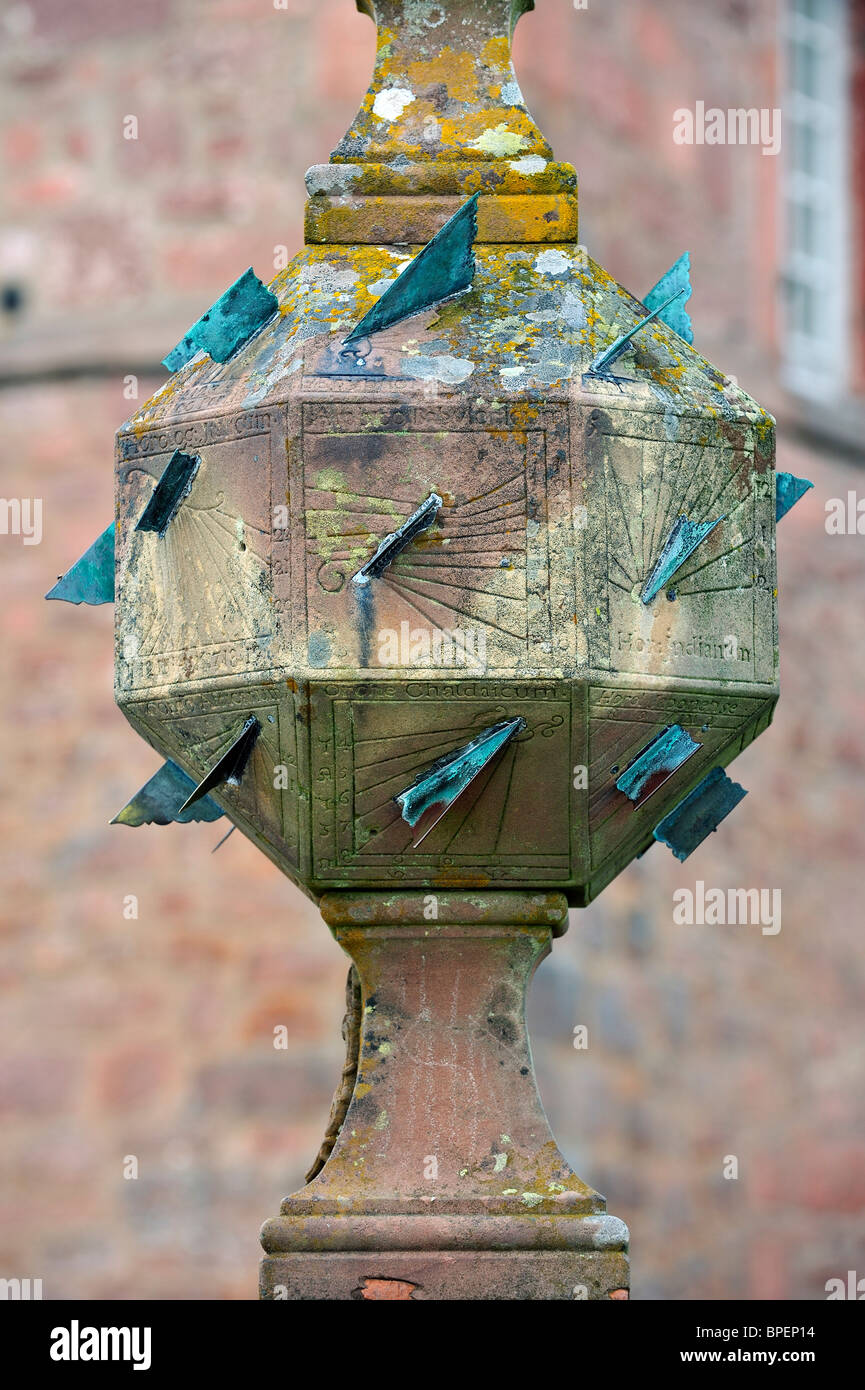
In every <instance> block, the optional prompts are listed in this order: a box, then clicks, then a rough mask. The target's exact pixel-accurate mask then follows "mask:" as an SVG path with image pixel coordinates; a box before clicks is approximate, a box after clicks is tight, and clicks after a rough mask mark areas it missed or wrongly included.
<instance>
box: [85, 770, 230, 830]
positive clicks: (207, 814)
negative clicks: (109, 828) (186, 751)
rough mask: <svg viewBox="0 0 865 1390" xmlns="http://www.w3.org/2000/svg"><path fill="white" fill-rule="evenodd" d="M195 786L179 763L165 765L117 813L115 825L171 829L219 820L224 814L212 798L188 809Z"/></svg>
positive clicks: (206, 797) (204, 799)
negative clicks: (168, 826)
mask: <svg viewBox="0 0 865 1390" xmlns="http://www.w3.org/2000/svg"><path fill="white" fill-rule="evenodd" d="M194 790H195V783H194V782H193V780H192V778H191V777H187V775H186V773H185V772H184V771H183V769H182V768H180V767H178V766H177V763H173V762H171V761H167V762H164V763H163V764H162V767H161V768H160V769H159V771H158V772H156V773H154V775H153V776H152V777H151V778H150V780H149V781H148V782H145V783H144V786H143V787H142V788H141V789H140V791H137V792H136V793H135V795H134V796H133V798H132V800H131V801H127V803H126V805H125V806H124V807H123V810H122V811H118V812H117V815H116V816H115V817H114V819H113V820H112V822H111V824H112V825H132V826H139V825H170V824H171V822H172V821H178V822H179V823H180V824H181V825H186V824H187V823H188V822H189V821H213V820H219V819H220V817H221V816H223V815H225V812H224V811H223V810H222V808H221V807H219V806H217V804H216V802H215V801H212V800H211V799H210V797H209V796H205V797H203V798H202V799H201V800H200V801H198V802H197V803H196V804H195V805H194V806H187V809H185V810H184V809H183V807H184V804H185V803H186V802H187V799H188V797H189V794H190V792H193V791H194Z"/></svg>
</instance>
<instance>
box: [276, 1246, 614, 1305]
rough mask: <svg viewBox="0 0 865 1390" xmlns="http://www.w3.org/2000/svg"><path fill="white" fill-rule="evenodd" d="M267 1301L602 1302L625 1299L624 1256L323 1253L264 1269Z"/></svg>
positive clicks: (480, 1252)
mask: <svg viewBox="0 0 865 1390" xmlns="http://www.w3.org/2000/svg"><path fill="white" fill-rule="evenodd" d="M261 1297H262V1298H265V1299H274V1300H279V1299H291V1300H303V1299H344V1298H355V1299H423V1298H434V1299H509V1298H517V1299H544V1300H546V1299H568V1300H569V1301H571V1302H573V1301H574V1300H575V1299H577V1300H583V1299H599V1298H627V1297H628V1257H627V1255H626V1254H624V1253H623V1252H621V1251H617V1252H603V1253H602V1252H595V1253H592V1254H588V1253H586V1254H582V1255H580V1254H576V1253H572V1252H570V1251H566V1250H531V1251H529V1250H508V1251H501V1250H390V1251H386V1252H384V1253H382V1254H377V1253H373V1252H369V1253H365V1252H363V1251H343V1252H340V1253H335V1252H333V1253H332V1252H329V1251H319V1252H317V1253H315V1254H313V1253H308V1252H307V1253H301V1254H296V1255H288V1256H285V1257H284V1258H282V1259H280V1258H279V1257H278V1256H275V1255H272V1256H269V1257H268V1258H266V1259H264V1260H262V1262H261Z"/></svg>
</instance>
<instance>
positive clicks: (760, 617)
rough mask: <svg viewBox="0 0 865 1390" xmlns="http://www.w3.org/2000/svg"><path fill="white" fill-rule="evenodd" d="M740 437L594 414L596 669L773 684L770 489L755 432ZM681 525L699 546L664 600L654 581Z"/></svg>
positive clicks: (589, 461)
mask: <svg viewBox="0 0 865 1390" xmlns="http://www.w3.org/2000/svg"><path fill="white" fill-rule="evenodd" d="M729 433H730V434H731V435H734V434H735V433H736V432H735V431H733V430H731V431H730V432H729ZM738 433H739V435H740V436H741V437H740V438H731V439H730V440H729V442H728V441H726V440H724V439H723V438H721V439H719V438H718V436H717V435H713V437H712V438H713V442H711V443H709V442H708V440H707V427H706V425H705V423H704V422H702V421H697V420H689V419H684V420H678V419H677V420H675V421H672V422H669V421H665V419H664V417H663V416H661V415H646V416H635V415H632V414H629V415H628V419H627V421H626V422H625V421H622V420H620V419H619V418H618V417H617V415H616V413H615V412H613V411H610V412H602V411H593V412H592V413H591V416H590V418H589V423H588V426H587V431H586V467H587V477H588V489H589V505H588V538H589V540H588V555H587V564H588V566H589V570H590V580H589V589H590V598H591V597H592V596H593V597H594V604H593V605H591V608H590V628H589V631H590V641H589V648H590V656H589V660H590V664H591V665H593V666H595V667H601V668H603V667H608V668H610V669H613V670H617V671H623V672H634V673H635V674H638V673H639V674H642V673H646V674H649V673H650V674H655V675H658V676H666V677H669V676H689V677H698V678H701V679H709V680H712V679H714V680H719V681H722V680H723V681H729V680H737V681H748V680H752V681H753V680H756V681H763V682H771V681H773V680H774V678H775V660H774V657H775V638H774V608H775V593H774V571H775V565H774V560H775V557H774V542H773V536H774V527H773V517H772V505H773V504H772V489H771V482H772V479H771V475H770V474H769V473H768V472H767V471H766V465H765V462H764V461H763V462H760V461H759V460H758V458H757V456H756V455H755V451H754V447H753V441H752V440H750V439H749V438H748V432H747V431H745V430H742V429H740V430H739V431H738ZM682 517H686V518H687V519H688V527H689V530H690V533H691V540H692V543H693V542H696V543H694V545H693V549H692V551H691V553H690V554H688V555H687V557H686V558H684V560H683V561H682V562H681V563H680V564H679V565H677V566H676V567H675V570H674V571H673V572H672V573H671V574H670V576H669V578H668V579H667V581H666V582H665V583H664V584H663V585H661V586H660V588H657V587H656V582H655V583H653V582H651V581H652V578H653V576H657V575H658V574H659V573H663V566H659V560H660V558H661V557H662V556H663V554H664V549H665V546H666V545H668V544H669V542H670V540H671V537H672V538H673V540H675V539H676V528H677V524H678V531H679V533H680V534H681V532H682V529H683V524H682V523H681V521H680V518H682ZM686 549H687V545H683V546H682V551H683V552H684V550H686ZM653 591H654V592H653ZM592 610H593V615H594V620H592V616H591V613H592Z"/></svg>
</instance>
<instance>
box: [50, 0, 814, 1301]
mask: <svg viewBox="0 0 865 1390" xmlns="http://www.w3.org/2000/svg"><path fill="white" fill-rule="evenodd" d="M359 8H360V9H362V10H364V11H365V12H366V13H368V14H369V15H371V16H372V18H373V19H374V20H375V21H376V23H377V25H378V30H379V39H378V49H377V57H376V66H375V72H374V76H373V82H372V85H371V87H370V90H369V92H368V94H367V96H366V97H365V98H364V101H363V104H362V107H361V110H360V112H359V114H358V116H357V118H356V119H355V121H354V122H353V124H352V126H351V128H350V130H349V131H348V133H347V134H346V136H345V137H344V139H343V140H342V141H341V142H340V144H339V146H338V147H337V149H336V150H335V151H334V152H333V154H332V156H331V160H330V162H329V163H328V164H325V165H320V166H316V167H315V168H314V169H312V170H310V172H309V174H308V176H307V188H308V192H309V198H308V202H307V217H306V245H305V247H304V249H303V250H302V251H301V252H300V253H299V254H298V255H297V256H296V257H295V258H294V259H293V260H292V261H291V263H290V264H289V265H288V266H287V267H286V268H285V270H283V271H281V272H280V273H279V274H278V275H277V276H276V277H275V278H274V279H273V281H272V282H271V284H270V285H269V286H265V285H263V284H262V282H261V281H260V280H259V279H258V277H257V276H256V275H255V273H254V271H253V270H243V271H242V273H240V274H239V275H238V279H237V280H236V282H235V283H234V284H233V285H232V286H230V287H229V289H228V290H227V291H226V292H225V294H224V295H222V296H221V297H220V299H219V300H217V301H216V303H215V304H214V305H212V306H210V308H209V309H206V310H205V312H204V313H203V314H202V317H201V319H200V320H199V321H198V322H197V323H196V324H195V325H193V326H192V327H191V328H190V329H189V331H188V332H187V333H186V334H185V335H184V337H183V338H182V340H181V342H180V343H179V344H178V345H177V347H176V348H174V349H173V350H172V351H171V352H170V353H169V354H168V356H167V358H166V365H167V367H168V368H169V369H170V372H171V375H170V376H169V377H168V378H167V380H166V383H165V384H164V386H163V387H162V388H161V389H160V390H159V391H157V393H156V395H155V396H154V397H153V398H152V399H151V400H150V401H149V402H148V403H147V404H146V405H144V406H143V407H142V408H141V409H140V410H139V411H138V413H137V414H136V415H135V417H134V418H133V419H132V420H130V421H128V422H127V423H126V424H125V425H124V426H123V427H122V428H121V429H120V431H119V432H118V436H117V506H116V518H115V522H114V523H112V524H111V525H110V526H108V527H106V529H105V530H104V531H103V532H102V534H101V535H100V536H99V538H98V540H97V541H96V542H95V543H94V546H93V547H92V549H91V551H89V552H88V553H87V555H85V556H84V557H82V560H81V561H79V562H78V564H77V565H75V566H74V567H73V569H72V570H71V571H70V572H69V573H68V574H67V575H66V576H65V577H64V578H63V579H62V580H61V581H60V582H59V584H58V585H57V586H56V588H55V590H53V591H52V594H51V597H57V598H61V597H62V598H68V599H70V600H71V601H72V602H85V603H93V602H101V601H106V602H107V601H111V600H112V599H114V601H115V603H116V614H117V625H116V637H117V644H116V696H117V701H118V704H119V705H120V707H121V709H122V710H123V712H124V713H125V715H126V717H127V718H128V720H129V721H130V723H131V724H132V725H133V727H134V728H135V729H136V730H137V731H138V732H139V733H140V734H141V735H142V736H143V737H144V738H145V739H146V740H147V741H148V742H149V743H150V744H151V745H152V747H153V748H154V750H155V753H156V755H157V757H156V758H155V760H154V775H153V777H152V778H151V779H150V781H149V782H148V783H147V785H146V786H145V787H144V788H142V789H141V790H140V791H139V792H135V789H134V788H130V800H129V802H128V804H127V805H126V806H125V807H123V808H122V809H121V810H120V811H119V813H118V815H117V817H116V820H118V821H119V822H120V823H122V824H125V825H127V826H135V825H140V824H144V823H153V822H156V823H160V824H168V823H170V822H172V821H177V822H180V823H183V822H185V821H188V820H189V819H192V818H195V819H216V818H219V817H220V816H221V815H224V816H226V817H227V818H228V821H229V822H230V823H231V824H232V825H234V826H236V827H238V828H239V829H240V830H241V831H242V832H243V833H245V834H246V835H248V836H249V837H250V838H251V839H252V840H253V841H254V842H255V843H256V844H257V845H258V846H259V847H260V848H261V849H262V850H263V851H264V853H266V854H267V855H268V856H269V857H270V858H271V859H272V860H273V861H274V863H276V864H277V865H278V866H279V868H280V869H281V870H282V871H283V872H284V873H285V874H286V875H287V876H288V877H289V878H290V879H291V880H292V882H293V883H294V884H296V885H297V887H298V888H300V889H301V890H302V891H303V892H305V893H306V894H308V895H309V896H310V897H312V898H313V899H314V900H315V901H316V902H318V903H319V905H320V907H321V911H322V915H323V917H324V920H325V922H326V923H327V924H328V926H329V928H330V929H331V931H332V932H333V934H334V935H335V937H336V939H337V940H338V941H339V942H340V944H341V945H342V946H343V947H344V948H345V949H346V951H347V952H348V953H349V955H350V956H351V958H352V960H353V966H352V971H351V973H350V977H349V987H348V992H347V1004H348V1014H347V1021H346V1027H345V1036H346V1042H347V1056H346V1066H345V1071H344V1073H343V1078H342V1081H341V1082H340V1085H339V1087H338V1089H337V1094H336V1096H335V1098H334V1104H333V1109H332V1111H331V1117H330V1121H329V1123H328V1126H327V1135H326V1138H325V1141H324V1143H323V1145H322V1149H321V1152H320V1154H319V1155H318V1157H317V1159H316V1161H315V1163H314V1164H313V1167H312V1168H311V1169H310V1174H309V1176H308V1181H307V1183H306V1185H305V1186H302V1187H301V1188H299V1189H298V1190H297V1191H295V1192H293V1193H292V1194H291V1195H290V1196H288V1197H286V1198H285V1200H284V1201H283V1204H282V1208H281V1211H280V1214H279V1215H278V1216H277V1217H276V1218H274V1219H273V1220H272V1221H270V1222H268V1223H267V1225H266V1226H265V1229H264V1232H263V1236H262V1239H263V1243H264V1248H265V1252H266V1254H265V1259H264V1262H263V1265H262V1283H261V1288H262V1295H263V1296H264V1297H265V1298H270V1299H281V1298H289V1299H307V1298H324V1297H336V1298H351V1297H354V1298H365V1297H379V1296H390V1297H406V1298H408V1297H414V1298H431V1297H432V1298H449V1297H476V1298H540V1299H565V1298H567V1299H573V1298H574V1297H578V1298H582V1297H586V1298H591V1299H601V1298H623V1297H626V1296H627V1289H628V1254H627V1249H628V1244H627V1242H628V1237H627V1231H626V1230H625V1228H624V1226H623V1225H622V1223H621V1221H618V1220H617V1219H616V1218H615V1217H613V1216H610V1215H609V1214H608V1213H607V1211H606V1203H605V1200H604V1198H603V1197H602V1196H600V1195H599V1194H598V1193H597V1192H595V1191H593V1190H592V1188H591V1187H589V1186H588V1185H587V1184H586V1183H584V1182H583V1181H581V1179H580V1178H578V1177H577V1176H576V1174H575V1173H574V1172H573V1170H572V1169H571V1167H570V1166H569V1164H568V1163H567V1161H566V1159H565V1158H564V1157H563V1155H562V1154H561V1153H560V1152H559V1150H558V1148H557V1147H556V1144H555V1140H554V1139H553V1136H552V1134H551V1133H550V1130H549V1127H548V1125H547V1122H546V1118H545V1116H544V1114H543V1110H542V1108H541V1106H540V1102H539V1099H538V1095H537V1090H536V1087H535V1082H534V1075H533V1070H532V1062H531V1053H530V1050H529V1045H528V1039H527V1037H526V1031H525V1022H524V1014H523V996H524V990H525V988H526V985H527V983H528V980H529V978H530V977H531V974H532V973H533V971H534V969H535V968H536V966H537V964H538V963H539V961H540V960H541V959H543V957H544V955H545V954H546V953H547V952H548V951H549V949H550V945H551V940H552V938H553V937H554V936H556V935H559V934H561V932H562V931H563V930H564V929H565V927H566V924H567V912H568V907H569V906H572V907H580V906H585V905H586V904H587V903H589V902H590V901H591V900H592V899H593V898H594V897H595V896H596V895H597V894H598V893H599V892H601V891H602V889H603V888H604V887H605V886H606V884H607V883H609V882H610V880H611V879H612V878H614V877H615V876H616V875H617V874H618V873H619V872H621V871H622V870H623V869H624V868H625V867H626V866H627V864H628V863H629V862H630V861H631V860H632V859H633V858H634V857H635V856H636V855H640V854H643V853H645V851H646V850H647V849H648V848H649V847H650V846H652V845H653V844H655V842H656V841H658V842H660V843H661V845H663V846H665V847H668V848H669V850H671V851H672V852H673V853H674V854H676V855H677V856H678V857H679V858H680V859H683V860H684V859H686V858H687V857H688V855H689V854H690V853H692V852H693V851H694V850H695V849H697V848H698V846H699V844H700V843H701V842H702V840H703V839H705V837H706V836H707V835H709V834H710V833H712V831H714V830H715V829H716V828H717V827H718V825H719V824H721V823H722V822H723V820H724V818H725V817H726V816H727V815H728V814H729V813H730V812H731V811H732V810H733V809H734V807H735V805H736V804H737V803H738V802H739V801H741V799H742V797H743V796H744V789H743V788H741V787H740V786H739V785H738V784H737V783H735V782H733V781H732V779H731V778H730V777H728V775H727V774H726V772H725V770H724V769H725V768H726V766H727V765H728V764H729V763H730V761H731V760H732V759H733V758H734V757H735V756H736V755H737V754H738V753H739V752H740V751H741V750H742V749H743V748H744V747H746V746H747V744H748V743H750V742H751V740H752V739H753V738H754V737H756V736H757V735H758V734H759V733H761V732H762V731H763V730H764V729H765V728H766V727H767V726H768V724H769V722H770V720H771V717H772V711H773V708H774V705H775V701H776V699H777V694H778V659H777V612H776V605H777V582H776V569H775V526H776V521H777V520H778V519H780V517H781V516H782V515H783V514H784V512H785V511H786V510H787V509H789V506H790V505H792V504H793V503H794V502H795V500H797V498H798V496H800V495H801V493H802V491H803V490H804V489H805V488H806V487H807V483H806V481H805V480H801V479H794V478H792V477H790V476H789V475H776V473H775V471H774V422H773V420H772V419H771V417H770V416H769V415H767V414H766V412H765V411H763V410H762V409H761V408H760V407H759V406H758V405H757V404H756V403H755V402H754V401H753V400H752V399H751V398H750V397H749V396H748V395H747V394H746V393H745V391H744V390H742V389H741V388H740V387H739V386H738V385H737V384H735V383H734V382H733V381H732V380H731V379H729V378H727V377H726V376H724V374H723V373H722V372H720V371H718V370H717V369H716V368H714V367H712V366H711V365H710V364H709V363H708V362H707V361H706V360H705V358H703V357H702V356H701V355H700V353H699V351H698V349H697V348H696V347H695V346H694V345H693V336H694V335H693V330H692V323H691V319H690V316H689V312H688V311H687V310H686V309H685V304H686V302H687V301H688V300H689V299H690V295H691V286H690V278H689V270H690V265H689V258H688V256H687V255H684V256H679V258H678V259H677V260H675V261H674V262H673V264H672V266H671V268H670V269H669V271H666V272H665V273H664V274H663V275H661V276H660V279H659V280H658V282H657V283H656V284H655V286H653V288H652V289H651V290H649V291H648V292H646V293H644V295H643V298H638V297H637V296H635V295H633V294H631V293H629V292H628V291H627V290H625V289H624V288H623V287H621V286H620V285H618V284H617V283H616V282H615V281H614V280H613V279H612V278H611V277H610V276H609V275H608V274H607V273H606V272H605V271H604V270H603V269H602V268H601V267H600V266H599V265H598V264H596V262H595V261H594V260H593V259H592V258H591V256H590V255H589V253H588V251H587V250H586V248H585V247H584V246H583V245H582V244H580V243H579V241H578V221H577V185H576V175H575V173H574V170H573V169H572V168H571V166H570V165H567V164H562V163H559V162H557V161H555V160H554V158H553V155H552V151H551V150H550V148H549V146H548V144H547V142H546V140H545V139H544V137H543V136H542V135H541V133H540V131H539V130H538V129H537V127H536V126H535V124H534V122H533V121H532V118H531V116H530V115H529V113H528V111H527V110H526V107H525V105H524V102H523V99H522V96H521V95H520V92H519V88H518V86H517V82H516V77H515V74H514V72H513V68H512V66H511V60H510V40H511V34H512V29H513V24H514V23H515V21H516V18H517V17H518V16H519V15H520V13H522V12H524V11H526V10H528V9H531V8H532V5H531V2H530V0H516V3H514V2H513V0H449V3H443V4H431V3H426V0H412V3H409V0H405V3H402V0H361V2H360V3H359ZM626 196H627V195H626V193H625V194H623V197H625V198H626ZM676 249H677V248H672V250H671V255H675V252H676ZM239 270H241V268H240V267H239ZM697 298H698V296H697ZM106 520H107V518H106ZM160 759H161V760H164V761H163V762H162V763H161V764H160ZM165 833H178V834H182V833H183V832H182V830H178V831H176V832H171V831H166V832H165ZM721 833H723V828H722V831H721ZM130 852H131V853H132V852H134V851H133V850H132V849H131V850H130ZM662 852H663V853H666V852H667V849H666V848H664V849H661V848H657V849H656V850H655V853H662ZM382 1289H384V1290H385V1293H382V1292H381V1290H382ZM575 1291H576V1292H575Z"/></svg>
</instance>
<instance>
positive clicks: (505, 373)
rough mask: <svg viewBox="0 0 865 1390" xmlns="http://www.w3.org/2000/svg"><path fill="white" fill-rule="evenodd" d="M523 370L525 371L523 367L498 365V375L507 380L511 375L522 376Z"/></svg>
mask: <svg viewBox="0 0 865 1390" xmlns="http://www.w3.org/2000/svg"><path fill="white" fill-rule="evenodd" d="M524 371H526V368H525V367H499V376H501V377H504V379H505V381H508V380H509V379H511V378H513V377H517V376H522V374H523V372H524Z"/></svg>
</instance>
